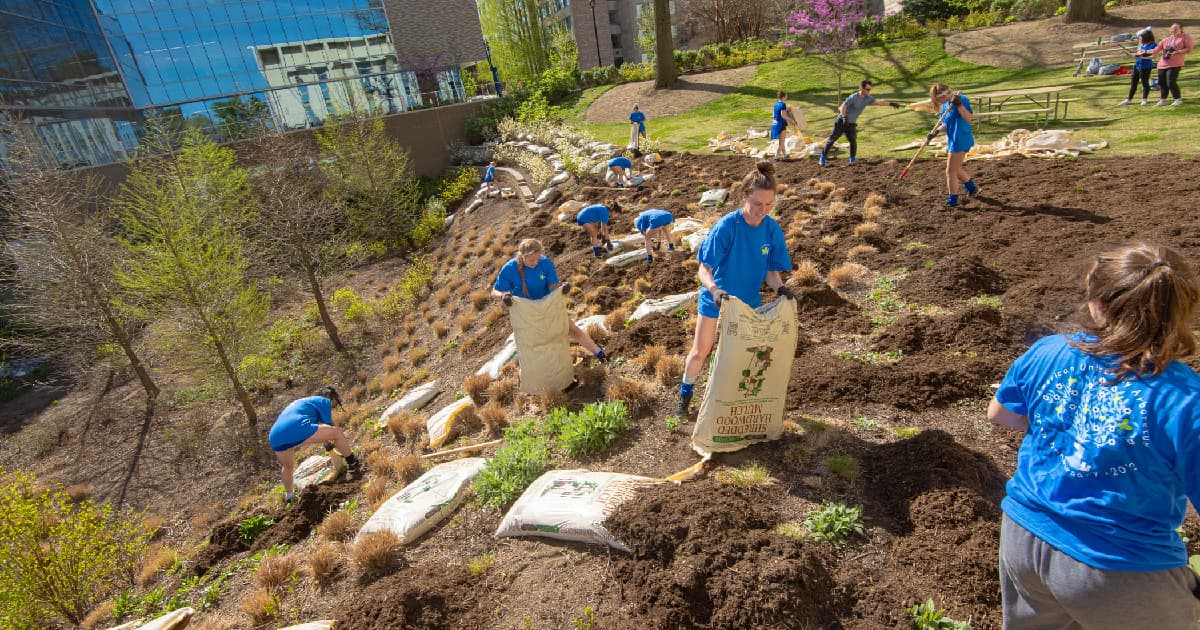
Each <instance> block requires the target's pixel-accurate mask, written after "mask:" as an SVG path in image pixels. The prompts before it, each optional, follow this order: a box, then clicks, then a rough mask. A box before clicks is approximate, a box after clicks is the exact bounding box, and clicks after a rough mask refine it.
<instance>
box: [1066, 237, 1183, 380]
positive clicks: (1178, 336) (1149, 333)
mask: <svg viewBox="0 0 1200 630" xmlns="http://www.w3.org/2000/svg"><path fill="white" fill-rule="evenodd" d="M1084 290H1085V293H1086V296H1087V300H1088V302H1089V303H1090V302H1096V303H1097V305H1098V306H1099V307H1100V310H1101V311H1102V312H1103V320H1104V321H1103V322H1102V323H1099V322H1097V323H1095V324H1094V325H1092V326H1089V327H1087V332H1089V333H1091V334H1093V335H1095V337H1096V339H1095V340H1087V341H1080V342H1075V343H1074V345H1075V346H1076V347H1078V348H1079V349H1081V350H1083V351H1084V352H1087V353H1089V354H1092V355H1095V356H1102V357H1112V358H1113V360H1114V362H1115V364H1114V366H1113V368H1112V374H1113V379H1112V382H1114V383H1115V382H1117V381H1120V380H1122V379H1126V378H1134V377H1141V376H1146V375H1150V376H1157V375H1158V374H1159V373H1161V372H1162V371H1163V370H1164V369H1166V367H1167V365H1168V364H1169V363H1171V362H1172V361H1175V360H1177V359H1183V358H1186V357H1189V356H1191V355H1192V354H1194V353H1195V352H1196V339H1195V336H1194V335H1193V334H1192V327H1191V320H1192V313H1193V311H1194V310H1195V307H1196V301H1197V299H1200V287H1197V283H1196V275H1195V272H1194V271H1193V270H1192V268H1191V266H1190V265H1188V263H1187V261H1186V260H1184V258H1183V256H1181V255H1180V254H1179V252H1177V251H1175V250H1174V249H1171V248H1169V247H1164V246H1161V245H1151V244H1149V243H1133V244H1131V245H1126V246H1124V247H1120V248H1118V249H1114V250H1111V251H1107V252H1104V253H1103V254H1100V255H1099V256H1097V257H1096V260H1095V261H1093V262H1092V265H1091V267H1090V268H1089V269H1088V272H1087V276H1086V277H1085V279H1084Z"/></svg>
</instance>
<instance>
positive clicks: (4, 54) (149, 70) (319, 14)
mask: <svg viewBox="0 0 1200 630" xmlns="http://www.w3.org/2000/svg"><path fill="white" fill-rule="evenodd" d="M389 30H390V29H389V28H388V21H387V17H386V15H385V13H384V11H383V8H382V6H381V3H380V2H378V1H377V0H171V1H170V2H164V1H163V0H4V2H3V3H2V4H0V107H3V108H4V109H7V110H9V111H10V112H12V113H13V114H14V115H16V116H19V117H20V118H22V120H23V121H24V122H25V123H27V124H33V125H35V126H36V127H37V129H38V135H39V137H41V138H42V139H43V140H44V141H45V142H46V144H47V146H48V147H49V148H50V150H51V151H52V152H54V154H55V155H58V161H59V164H60V166H62V167H72V166H81V165H95V164H104V163H109V162H114V161H119V160H122V159H125V158H126V157H128V155H129V153H130V152H131V151H132V150H133V149H134V148H135V147H136V146H137V142H138V136H139V133H140V122H141V121H144V120H145V118H146V117H147V116H149V115H159V116H166V117H168V118H167V119H168V121H169V122H170V123H171V124H172V125H173V126H174V125H178V126H179V127H180V128H181V129H182V128H188V127H196V128H200V129H202V130H204V131H205V132H206V133H209V134H211V135H212V136H213V137H214V138H216V139H219V140H231V139H237V138H239V137H244V136H245V135H247V134H249V133H252V132H254V131H255V130H256V129H259V128H263V127H267V128H277V129H278V128H283V129H303V128H307V127H313V126H319V125H321V124H323V123H324V122H325V120H326V119H327V118H328V117H329V116H331V115H333V114H335V113H338V112H344V111H348V110H351V109H357V110H366V111H371V112H373V113H379V114H391V113H398V112H402V111H406V110H410V109H415V108H420V107H430V106H436V105H442V104H447V103H454V102H460V101H462V100H464V97H465V91H464V89H463V85H462V78H461V74H460V70H459V68H458V67H457V66H455V67H448V68H434V69H428V70H424V71H423V72H424V73H425V76H418V74H417V72H412V71H402V70H401V69H400V68H399V66H398V64H397V62H396V52H395V47H394V45H393V42H392V40H391V37H390V34H389ZM422 85H423V86H425V91H422V89H421V86H422Z"/></svg>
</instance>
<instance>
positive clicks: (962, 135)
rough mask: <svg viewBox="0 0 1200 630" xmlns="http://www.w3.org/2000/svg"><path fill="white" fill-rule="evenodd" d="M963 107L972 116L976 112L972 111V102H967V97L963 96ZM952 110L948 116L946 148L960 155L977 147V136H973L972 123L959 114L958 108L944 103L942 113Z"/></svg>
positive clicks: (946, 121) (952, 104) (946, 122)
mask: <svg viewBox="0 0 1200 630" xmlns="http://www.w3.org/2000/svg"><path fill="white" fill-rule="evenodd" d="M962 104H963V107H965V108H967V111H969V112H971V113H972V114H973V113H975V110H973V109H971V101H969V100H967V97H966V95H965V94H964V95H962ZM947 108H949V109H950V113H949V114H946V120H945V125H946V147H947V149H948V150H949V151H950V152H951V153H960V152H962V151H968V150H970V149H971V147H973V146H975V136H974V135H972V134H971V123H969V122H967V121H966V120H965V119H964V118H963V117H962V115H960V114H959V113H958V108H957V107H955V106H954V103H949V102H948V103H943V104H942V113H945V112H946V109H947Z"/></svg>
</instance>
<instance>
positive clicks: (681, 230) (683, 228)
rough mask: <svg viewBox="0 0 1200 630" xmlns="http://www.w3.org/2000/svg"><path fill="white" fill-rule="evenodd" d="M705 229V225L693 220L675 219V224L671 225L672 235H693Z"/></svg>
mask: <svg viewBox="0 0 1200 630" xmlns="http://www.w3.org/2000/svg"><path fill="white" fill-rule="evenodd" d="M703 228H704V224H703V223H701V222H699V221H697V220H695V219H692V218H686V219H675V222H674V223H672V224H671V234H691V233H692V232H695V231H696V230H700V229H703Z"/></svg>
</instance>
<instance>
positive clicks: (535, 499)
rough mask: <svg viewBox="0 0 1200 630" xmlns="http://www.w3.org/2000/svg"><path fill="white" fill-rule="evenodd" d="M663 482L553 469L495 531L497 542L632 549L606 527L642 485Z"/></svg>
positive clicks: (535, 483)
mask: <svg viewBox="0 0 1200 630" xmlns="http://www.w3.org/2000/svg"><path fill="white" fill-rule="evenodd" d="M651 483H659V482H658V481H656V480H654V479H650V478H648V477H639V476H637V475H626V474H622V473H612V472H592V471H588V470H552V471H550V472H548V473H546V474H544V475H542V476H541V477H538V478H537V480H536V481H534V482H533V483H532V484H530V485H529V487H528V488H527V489H526V490H525V492H523V493H522V494H521V498H519V499H517V502H516V503H514V504H513V506H512V507H511V508H509V510H508V514H505V515H504V520H503V521H501V522H500V527H499V528H497V529H496V537H497V538H502V537H504V536H543V537H546V538H556V539H558V540H571V541H576V542H585V543H595V544H600V545H608V546H610V547H612V548H614V549H619V550H621V551H625V552H628V551H629V547H627V546H625V545H624V544H623V543H622V542H621V541H619V540H617V539H616V538H615V537H614V536H613V535H612V534H611V533H609V531H608V529H606V528H605V527H604V519H606V518H608V517H609V516H610V515H611V514H612V513H613V512H614V511H616V509H617V506H619V505H621V504H622V503H624V502H625V501H628V500H629V499H631V498H633V496H634V493H635V492H636V491H637V489H638V488H639V487H641V486H644V485H646V484H651Z"/></svg>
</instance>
